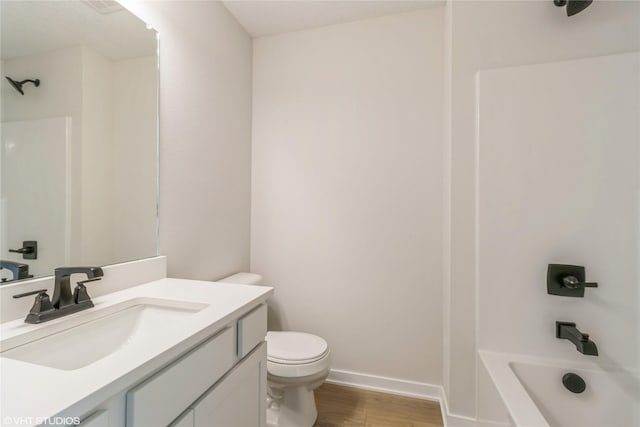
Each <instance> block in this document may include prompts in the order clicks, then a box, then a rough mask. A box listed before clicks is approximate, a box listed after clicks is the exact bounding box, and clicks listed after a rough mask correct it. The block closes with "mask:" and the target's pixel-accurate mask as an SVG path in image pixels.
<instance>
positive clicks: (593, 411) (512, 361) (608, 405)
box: [479, 350, 640, 427]
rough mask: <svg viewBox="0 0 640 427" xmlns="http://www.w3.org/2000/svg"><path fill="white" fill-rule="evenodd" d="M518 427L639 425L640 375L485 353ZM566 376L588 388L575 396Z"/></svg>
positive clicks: (594, 365) (483, 356) (592, 365)
mask: <svg viewBox="0 0 640 427" xmlns="http://www.w3.org/2000/svg"><path fill="white" fill-rule="evenodd" d="M479 353H480V359H481V360H482V362H483V364H484V366H485V368H486V369H487V372H488V373H489V376H490V377H491V379H492V381H493V383H494V385H495V386H496V389H497V390H498V393H499V394H500V397H501V398H502V400H503V402H504V404H505V406H506V408H507V411H508V412H509V416H510V418H511V422H512V425H514V426H515V427H560V426H581V427H598V426H604V425H606V426H611V427H626V426H632V425H639V424H640V397H639V396H640V375H638V373H637V372H631V371H626V370H623V369H620V368H619V367H614V366H604V365H600V364H598V363H588V362H569V361H561V360H553V359H543V358H534V357H530V356H523V355H517V354H508V353H496V352H490V351H484V350H482V351H480V352H479ZM567 373H575V374H578V375H579V376H580V377H581V378H582V379H583V380H584V381H585V383H586V389H585V390H584V392H582V393H579V394H576V393H572V392H571V391H569V390H567V389H566V388H565V387H564V386H563V384H562V377H563V376H564V375H565V374H567Z"/></svg>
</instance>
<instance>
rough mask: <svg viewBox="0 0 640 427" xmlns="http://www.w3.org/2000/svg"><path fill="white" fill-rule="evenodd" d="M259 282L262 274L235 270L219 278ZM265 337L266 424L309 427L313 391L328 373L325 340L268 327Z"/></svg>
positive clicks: (313, 418) (313, 406)
mask: <svg viewBox="0 0 640 427" xmlns="http://www.w3.org/2000/svg"><path fill="white" fill-rule="evenodd" d="M218 282H224V283H237V284H245V285H259V284H261V282H262V276H260V275H258V274H253V273H237V274H234V275H232V276H229V277H225V278H224V279H221V280H218ZM265 339H266V341H267V425H268V426H270V427H311V426H313V424H314V423H315V421H316V419H317V418H318V411H317V409H316V402H315V399H314V395H313V391H314V390H315V389H316V388H318V387H320V385H322V383H323V382H324V381H325V379H326V378H327V376H328V375H329V364H330V354H331V352H330V350H329V346H328V345H327V342H326V341H325V340H324V339H322V338H321V337H319V336H317V335H312V334H308V333H305V332H290V331H284V332H276V331H269V332H267V336H266V338H265Z"/></svg>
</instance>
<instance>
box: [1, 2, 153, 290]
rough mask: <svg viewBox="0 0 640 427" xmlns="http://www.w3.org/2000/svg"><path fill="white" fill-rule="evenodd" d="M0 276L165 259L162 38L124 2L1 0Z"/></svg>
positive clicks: (6, 279) (4, 279) (7, 277)
mask: <svg viewBox="0 0 640 427" xmlns="http://www.w3.org/2000/svg"><path fill="white" fill-rule="evenodd" d="M0 8H1V10H0V19H1V22H0V24H1V25H0V29H1V34H0V41H1V47H0V53H1V55H2V56H1V62H0V73H1V74H2V79H1V80H2V86H1V92H0V97H1V102H2V104H1V105H2V108H1V110H0V120H1V122H2V127H1V128H0V132H1V136H2V146H1V149H0V168H1V169H0V171H1V174H0V175H1V178H0V179H1V180H0V188H1V199H0V259H1V261H0V262H1V264H0V267H1V268H2V269H1V270H0V280H2V282H3V283H8V282H10V281H13V280H14V279H24V278H29V277H40V276H48V275H51V274H52V273H53V269H54V268H56V267H61V266H68V265H107V264H113V263H118V262H123V261H128V260H134V259H140V258H146V257H150V256H155V255H157V243H156V242H157V197H156V196H157V182H158V179H157V176H158V171H157V163H158V162H157V140H158V135H157V130H158V114H157V111H158V102H157V101H158V96H157V93H158V90H157V87H158V84H157V82H158V76H157V74H158V58H157V35H156V33H155V31H153V30H149V29H147V28H146V25H145V24H144V23H143V22H142V21H141V20H139V19H138V18H137V17H135V16H134V15H132V14H131V13H130V12H129V11H127V10H125V9H124V8H122V7H121V6H120V5H119V4H117V3H116V2H113V1H101V2H93V1H89V0H82V1H80V0H77V1H1V2H0Z"/></svg>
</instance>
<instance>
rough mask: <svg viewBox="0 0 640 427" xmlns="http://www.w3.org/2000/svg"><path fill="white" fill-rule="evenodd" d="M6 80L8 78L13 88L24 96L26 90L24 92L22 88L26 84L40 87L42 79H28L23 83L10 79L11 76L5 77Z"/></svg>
mask: <svg viewBox="0 0 640 427" xmlns="http://www.w3.org/2000/svg"><path fill="white" fill-rule="evenodd" d="M5 78H6V79H7V80H9V83H11V86H13V88H14V89H15V90H17V91H18V92H20V95H24V90H22V86H23V85H24V84H25V83H33V85H34V86H35V87H38V86H40V79H35V80H32V79H26V80H22V81H20V82H18V81H16V80H13V79H12V78H11V77H9V76H5Z"/></svg>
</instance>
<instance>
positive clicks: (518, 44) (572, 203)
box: [444, 1, 640, 420]
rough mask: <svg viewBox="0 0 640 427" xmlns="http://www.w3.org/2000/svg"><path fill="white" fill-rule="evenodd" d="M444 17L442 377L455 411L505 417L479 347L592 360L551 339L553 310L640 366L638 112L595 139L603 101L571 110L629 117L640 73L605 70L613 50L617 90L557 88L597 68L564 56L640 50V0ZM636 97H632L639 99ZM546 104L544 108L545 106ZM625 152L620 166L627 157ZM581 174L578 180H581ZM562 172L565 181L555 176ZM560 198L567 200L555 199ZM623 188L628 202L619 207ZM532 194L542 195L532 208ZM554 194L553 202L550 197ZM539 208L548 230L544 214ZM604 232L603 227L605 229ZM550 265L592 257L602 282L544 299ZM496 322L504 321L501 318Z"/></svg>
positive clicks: (460, 9)
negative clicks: (446, 224)
mask: <svg viewBox="0 0 640 427" xmlns="http://www.w3.org/2000/svg"><path fill="white" fill-rule="evenodd" d="M447 23H448V28H447V37H448V38H449V43H450V48H451V58H450V62H449V66H450V67H451V70H452V74H451V82H450V86H449V91H450V97H449V100H450V103H451V108H450V116H449V117H448V120H449V125H448V129H449V130H448V132H450V133H451V137H450V139H447V140H446V144H447V153H448V157H449V161H448V162H447V166H446V167H447V168H448V169H450V171H449V172H448V173H447V175H450V176H451V180H450V181H449V180H448V181H447V187H448V189H449V191H448V193H449V197H450V198H451V204H450V209H451V212H450V218H451V227H450V229H449V233H448V234H449V237H450V240H449V238H447V239H446V240H445V243H446V245H445V247H446V246H447V245H450V251H447V253H446V254H445V259H447V260H448V262H447V265H448V266H447V269H446V272H447V273H446V274H445V278H446V280H445V288H444V292H445V317H446V318H445V324H448V326H447V328H446V329H445V364H444V365H445V372H444V386H445V390H446V394H447V398H448V402H449V408H450V410H451V411H452V412H453V413H457V414H461V415H465V416H469V417H472V418H475V417H479V418H481V419H496V420H499V419H502V420H503V418H502V417H503V416H504V414H503V409H502V408H500V405H499V404H497V403H496V402H495V399H493V397H494V394H493V392H492V384H491V380H490V379H488V378H487V377H486V374H485V372H484V368H482V365H481V364H480V363H479V362H478V360H477V352H476V350H477V349H478V348H483V349H487V350H498V351H511V352H516V353H523V354H527V353H531V352H532V351H533V352H535V353H536V354H538V355H542V354H544V355H547V356H550V357H563V358H566V359H569V360H575V361H579V360H581V359H584V358H585V357H586V356H582V355H580V354H579V353H578V352H577V351H575V349H573V348H572V346H571V344H569V343H566V342H562V341H560V340H556V339H555V338H553V337H552V335H553V333H554V330H553V327H552V326H553V322H554V321H555V320H556V319H555V317H558V316H560V314H561V313H565V315H566V317H565V316H563V317H564V318H563V319H557V320H568V321H576V322H577V324H578V327H580V328H581V329H584V330H585V332H592V331H594V332H593V335H592V337H593V339H594V340H595V341H596V343H598V344H599V346H600V347H601V348H600V350H601V354H602V356H601V357H600V358H599V359H598V360H599V361H601V362H609V363H611V362H613V363H615V364H617V365H618V366H622V367H624V368H633V367H634V366H633V363H629V361H630V360H635V361H636V362H635V363H637V355H638V348H637V342H638V336H637V328H638V326H637V322H638V320H637V319H638V276H637V274H638V273H637V268H638V247H637V245H638V234H637V233H638V211H637V193H635V194H634V193H633V189H634V188H635V189H636V190H637V188H638V187H637V179H638V178H637V176H638V157H637V153H638V136H637V135H638V128H637V126H638V123H637V118H636V120H635V123H634V122H629V121H628V120H627V122H626V124H625V125H624V126H625V129H626V131H624V133H623V134H618V133H616V132H617V131H619V130H620V129H618V128H616V129H615V130H614V133H611V134H609V135H607V136H606V137H601V138H599V139H598V140H596V141H594V140H593V139H589V138H593V137H594V136H593V135H600V136H602V133H601V132H602V131H603V129H604V128H603V126H605V128H606V122H607V119H606V118H603V117H594V116H593V110H592V111H591V113H589V114H588V115H587V116H586V117H583V118H579V117H574V116H573V112H572V111H571V110H572V105H575V106H580V108H582V109H584V108H586V106H583V105H582V103H585V104H587V105H589V104H593V103H596V104H598V105H604V107H603V108H604V109H605V110H607V111H609V113H608V114H612V115H613V116H611V117H610V118H613V117H615V116H616V112H617V111H620V113H621V114H620V116H621V117H620V118H622V116H625V115H626V117H628V115H629V114H633V108H637V105H636V107H634V104H633V102H631V103H629V102H627V104H626V105H624V104H623V103H622V102H621V101H622V100H621V99H620V98H619V97H618V98H616V100H617V102H613V98H612V97H611V96H612V94H613V93H615V91H616V90H617V88H619V86H616V85H619V84H620V85H626V84H630V86H629V88H631V87H633V86H632V85H633V84H634V83H637V82H634V81H633V77H632V75H633V74H631V77H630V76H629V75H627V77H626V79H627V80H629V79H630V81H615V79H619V78H621V77H620V74H619V71H615V70H619V68H616V67H617V66H616V65H614V64H615V61H612V62H611V65H606V64H607V59H604V61H605V68H604V69H605V70H607V68H606V67H610V71H611V73H610V75H611V76H612V78H613V79H614V80H612V81H609V82H607V83H606V84H608V85H613V86H611V87H609V88H607V86H606V84H605V85H604V86H603V81H602V80H599V78H598V79H596V80H594V84H593V85H592V84H591V82H590V81H588V80H589V79H588V78H587V79H586V80H587V81H584V90H585V92H584V93H583V94H581V92H580V90H579V89H578V88H576V89H575V92H574V95H575V96H573V97H572V98H570V99H567V98H568V96H567V93H568V92H567V91H566V90H564V91H562V90H560V88H559V87H557V88H556V87H555V86H553V85H554V84H560V83H559V82H562V81H565V80H563V79H569V80H571V75H568V76H565V75H564V74H565V73H578V70H580V69H581V68H580V67H586V68H585V70H586V71H587V72H586V73H585V74H586V75H587V76H593V75H594V74H589V73H590V72H591V71H594V72H595V70H594V69H592V68H591V67H592V66H595V65H594V64H596V63H597V60H595V61H596V62H594V63H590V62H589V60H585V62H584V63H582V64H580V65H573V68H572V65H571V64H570V63H566V62H565V61H571V60H574V59H581V58H590V57H597V56H602V55H612V54H617V53H626V52H632V51H637V50H639V49H640V3H637V2H617V1H612V2H594V3H593V4H592V5H591V6H590V7H589V8H588V9H586V10H585V11H584V12H582V13H580V14H579V15H576V16H574V17H571V18H567V16H566V13H565V11H564V10H562V9H559V8H557V7H555V6H554V5H553V2H551V1H549V2H546V1H545V2H538V1H513V2H503V1H496V2H490V1H479V2H475V1H471V2H464V1H455V2H448V4H447ZM556 63H557V64H556ZM538 64H549V65H547V66H543V65H538ZM563 64H564V65H563ZM529 65H531V66H529ZM506 67H517V68H512V69H507V68H506ZM545 67H549V68H548V70H556V71H557V72H560V76H561V77H560V80H558V83H552V84H551V85H546V84H544V82H545V79H547V78H548V77H545V76H548V74H547V71H545V70H547V69H546V68H545ZM494 69H495V70H494ZM483 70H486V71H483ZM571 70H574V71H571ZM478 72H480V73H478ZM608 72H609V71H605V72H604V75H607V74H606V73H608ZM630 72H631V73H633V71H630ZM616 73H617V74H616ZM600 75H603V74H602V72H600ZM616 76H617V77H616ZM636 78H637V75H636ZM573 80H576V79H573ZM547 81H551V82H553V79H550V80H547ZM595 81H597V82H598V83H595ZM510 85H513V90H511V86H510ZM535 85H537V86H535ZM598 85H599V86H598ZM531 87H535V88H536V90H534V91H533V92H532V91H531ZM562 87H563V88H564V86H562ZM554 88H555V89H554ZM598 90H601V91H602V92H597V91H598ZM630 91H633V89H630ZM501 94H502V95H501ZM633 94H634V92H631V93H630V94H629V95H628V96H627V98H626V99H627V101H629V99H631V101H633V99H634V98H633ZM503 95H504V96H503ZM635 95H636V98H635V99H636V101H637V92H635ZM499 96H501V98H499ZM554 96H557V97H560V98H554ZM542 103H548V104H549V105H548V107H549V110H547V109H545V105H540V104H542ZM572 103H575V104H572ZM560 105H563V106H564V107H565V108H564V109H563V111H560V112H558V114H560V115H561V117H564V118H565V119H566V121H563V120H562V119H561V118H560V117H556V118H554V119H553V120H551V121H550V122H548V121H545V118H551V117H550V116H546V115H545V114H548V112H550V111H554V108H557V107H559V106H560ZM477 108H479V109H477ZM500 111H502V112H503V113H504V117H502V118H501V117H500ZM579 111H583V110H579ZM518 112H520V113H521V114H520V115H518ZM527 112H528V113H531V112H534V113H535V115H534V114H532V115H527V114H528V113H527ZM478 114H479V121H478V122H477V121H476V117H477V115H478ZM496 114H497V116H496ZM514 126H516V128H514ZM554 130H555V131H556V132H554ZM592 131H593V132H597V133H592ZM477 132H479V133H477ZM520 132H521V134H520ZM580 135H582V136H580ZM590 135H591V136H590ZM563 136H564V137H563ZM576 138H580V139H581V140H580V141H577V140H576ZM610 139H611V140H610ZM572 149H575V150H577V151H576V153H575V159H576V160H575V161H576V164H575V165H574V164H573V161H571V160H567V162H566V163H567V165H566V167H567V169H566V173H567V174H569V176H567V175H565V174H562V173H559V171H558V167H560V166H559V165H558V164H556V163H553V164H554V165H555V166H553V167H552V166H551V164H550V163H549V162H550V160H549V159H550V158H553V155H554V153H555V154H556V155H559V156H562V157H565V158H566V157H570V158H571V156H569V152H570V150H572ZM478 150H479V151H478ZM544 150H547V151H549V156H548V157H547V158H544V157H541V156H540V153H541V152H544ZM527 152H529V155H527V154H525V153H527ZM623 152H626V153H627V155H628V156H629V158H628V159H625V158H624V157H625V155H624V154H622V153H623ZM616 156H617V157H616ZM618 160H622V161H623V163H622V164H620V165H618V163H617V162H618ZM634 162H635V163H634ZM563 164H564V163H563ZM572 169H575V172H576V176H575V178H576V179H577V178H578V177H579V178H581V179H577V180H576V181H575V182H574V181H572V179H573V178H571V177H570V174H571V173H572V172H571V171H572ZM555 174H558V175H557V177H558V179H556V180H552V179H551V177H553V176H555ZM569 183H571V185H569ZM605 184H606V186H607V187H606V188H602V186H603V185H605ZM634 186H635V187H634ZM562 189H564V190H565V193H566V194H564V193H563V192H562V191H561V190H562ZM509 192H511V193H509ZM562 194H564V195H565V196H566V197H567V198H566V199H565V198H563V197H559V196H560V195H562ZM614 194H618V195H622V196H621V197H622V198H618V199H615V197H618V196H614ZM623 194H626V196H625V195H623ZM611 197H614V199H615V200H617V201H616V202H615V203H614V205H615V207H614V208H612V209H603V207H602V206H601V205H600V204H599V203H604V202H606V201H607V200H613V199H611ZM626 197H628V199H627V200H628V204H626V202H622V203H620V202H621V201H624V200H625V198H626ZM536 200H537V201H538V202H539V203H537V204H536V203H533V202H534V201H536ZM550 200H553V201H554V202H555V203H551V206H546V205H544V204H545V203H548V202H549V201H550ZM565 200H567V201H568V204H567V201H565ZM634 200H635V201H634ZM589 201H591V202H594V203H596V204H595V205H594V206H592V207H590V208H588V209H587V210H586V212H585V213H584V214H581V213H580V212H579V211H576V206H583V207H584V206H588V204H589V203H590V202H589ZM532 203H533V205H531V204H532ZM633 206H636V207H635V208H634V207H633ZM478 207H479V209H478ZM526 207H528V208H530V209H526ZM619 209H623V210H625V212H624V213H619ZM554 212H555V215H554ZM595 213H599V215H600V217H599V218H598V217H595V216H594V214H595ZM569 214H571V215H569ZM530 215H533V217H531V218H530V217H529V216H530ZM542 216H544V217H546V218H547V220H548V223H549V228H545V227H543V224H541V223H540V218H541V217H542ZM498 218H501V221H499V220H498ZM513 227H515V228H513ZM616 227H618V228H617V229H616ZM514 230H516V231H514ZM603 231H607V232H606V233H604V235H600V234H599V233H602V232H603ZM624 232H626V235H625V233H624ZM478 237H479V239H480V240H479V241H478V240H477V239H478ZM605 245H606V246H605ZM605 247H606V248H608V249H606V250H605V255H602V253H601V251H602V250H603V249H604V248H605ZM598 254H600V255H598ZM599 258H600V259H599ZM501 262H502V264H501ZM549 262H558V263H576V264H586V267H587V274H588V278H589V279H592V280H597V281H599V282H600V284H601V287H600V288H596V289H588V290H587V292H586V297H585V298H584V299H568V298H564V299H561V297H552V296H548V295H546V287H545V280H546V265H547V263H549ZM618 262H620V263H621V264H620V265H618V267H619V268H616V267H615V266H616V263H618ZM503 274H504V275H503ZM517 307H521V308H522V309H518V310H516V309H515V308H517ZM598 313H599V314H600V315H598ZM498 317H499V318H500V319H503V320H508V323H507V324H505V323H500V322H498ZM634 319H635V320H634ZM598 322H600V323H598ZM629 323H632V325H630V324H629ZM474 325H475V327H474ZM616 328H624V329H627V330H628V332H629V337H628V342H627V343H626V344H624V343H622V344H621V342H620V337H619V336H616V335H615V334H608V333H607V332H606V331H607V330H614V329H616ZM596 333H597V334H596ZM525 338H530V339H525ZM598 338H599V339H600V340H601V343H600V342H598ZM532 346H535V349H533V348H532ZM634 356H635V359H633V358H634ZM636 367H637V366H636ZM476 378H477V379H478V380H477V383H476V386H475V387H474V386H473V383H474V382H476Z"/></svg>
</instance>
